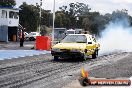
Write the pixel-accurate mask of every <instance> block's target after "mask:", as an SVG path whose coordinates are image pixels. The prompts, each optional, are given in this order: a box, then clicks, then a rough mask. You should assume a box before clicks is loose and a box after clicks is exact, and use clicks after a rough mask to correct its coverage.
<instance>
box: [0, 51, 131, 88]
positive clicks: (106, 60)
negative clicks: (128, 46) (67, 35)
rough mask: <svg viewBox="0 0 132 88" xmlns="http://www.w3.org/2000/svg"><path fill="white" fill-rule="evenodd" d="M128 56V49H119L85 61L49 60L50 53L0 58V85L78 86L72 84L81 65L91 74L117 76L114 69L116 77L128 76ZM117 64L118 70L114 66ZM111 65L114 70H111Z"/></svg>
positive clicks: (8, 87) (32, 87) (6, 87)
mask: <svg viewBox="0 0 132 88" xmlns="http://www.w3.org/2000/svg"><path fill="white" fill-rule="evenodd" d="M131 56H132V55H131V53H128V52H123V53H121V52H120V53H112V54H108V55H103V56H99V57H98V58H97V59H88V60H86V61H80V60H76V59H74V60H73V59H70V60H63V59H62V60H59V61H53V57H52V56H51V54H40V55H33V56H26V57H19V58H13V59H6V60H0V88H62V87H67V86H68V88H80V87H78V86H76V87H73V86H72V85H74V81H76V80H77V79H78V77H79V76H80V75H81V68H82V67H84V68H85V69H86V70H88V71H89V75H90V76H94V77H109V78H110V77H111V78H113V77H117V75H118V72H122V73H120V74H119V75H118V76H119V77H120V76H121V77H122V76H123V77H130V75H131V71H129V70H130V69H131V68H132V67H131V66H132V65H129V64H130V63H131V59H130V57H131ZM125 62H126V63H125ZM122 64H124V66H123V65H122ZM120 65H121V66H120ZM118 66H120V67H118ZM125 66H126V67H125ZM117 67H118V68H119V70H117V69H116V68H117ZM114 69H115V70H117V71H116V72H115V70H114ZM109 71H113V72H111V73H110V72H109ZM124 71H125V72H124ZM114 72H115V73H114ZM71 83H72V84H71ZM77 84H78V81H77ZM69 85H70V86H69ZM78 85H79V84H78Z"/></svg>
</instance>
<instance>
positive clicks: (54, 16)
mask: <svg viewBox="0 0 132 88" xmlns="http://www.w3.org/2000/svg"><path fill="white" fill-rule="evenodd" d="M54 23H55V0H54V5H53V29H52V45H53V44H54V28H55V27H54V26H55V25H54Z"/></svg>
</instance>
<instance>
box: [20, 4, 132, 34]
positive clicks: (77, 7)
mask: <svg viewBox="0 0 132 88" xmlns="http://www.w3.org/2000/svg"><path fill="white" fill-rule="evenodd" d="M20 8H21V9H22V10H20V24H21V25H22V26H23V27H25V28H26V29H27V31H29V32H31V31H37V29H38V26H39V24H40V22H41V25H42V26H41V30H42V33H43V34H44V35H45V33H47V31H46V29H45V26H48V27H50V26H52V23H53V21H52V19H53V14H52V13H51V11H50V10H44V9H42V16H41V20H40V17H39V11H40V9H39V5H38V4H36V6H34V5H27V4H26V3H23V4H22V5H21V6H20ZM68 8H69V9H68ZM90 10H91V8H89V5H87V4H84V3H79V2H76V3H70V4H69V6H62V7H60V8H59V11H56V13H55V15H56V17H55V27H63V28H81V29H84V30H85V31H89V32H90V33H92V34H96V35H99V34H100V32H101V31H102V30H103V29H105V25H106V24H108V23H109V22H110V21H112V20H115V19H120V18H124V17H125V18H128V19H129V20H130V24H131V25H132V17H131V16H129V15H128V14H127V10H126V9H123V10H121V11H120V10H116V11H113V12H112V14H109V13H107V14H105V15H101V14H100V13H99V12H90Z"/></svg>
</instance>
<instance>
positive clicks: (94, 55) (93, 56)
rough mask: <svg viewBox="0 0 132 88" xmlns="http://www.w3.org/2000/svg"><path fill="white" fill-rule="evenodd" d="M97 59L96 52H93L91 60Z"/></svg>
mask: <svg viewBox="0 0 132 88" xmlns="http://www.w3.org/2000/svg"><path fill="white" fill-rule="evenodd" d="M97 57H98V50H95V52H94V53H93V54H92V58H93V59H96V58H97Z"/></svg>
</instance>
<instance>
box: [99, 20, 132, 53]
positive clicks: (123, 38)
mask: <svg viewBox="0 0 132 88" xmlns="http://www.w3.org/2000/svg"><path fill="white" fill-rule="evenodd" d="M98 42H99V43H100V45H101V48H100V54H106V53H111V52H115V51H125V52H132V27H130V26H129V21H128V20H127V19H123V20H116V21H113V22H110V23H109V24H108V25H107V26H106V29H105V30H104V31H103V32H102V34H101V38H100V39H99V40H98Z"/></svg>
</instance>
